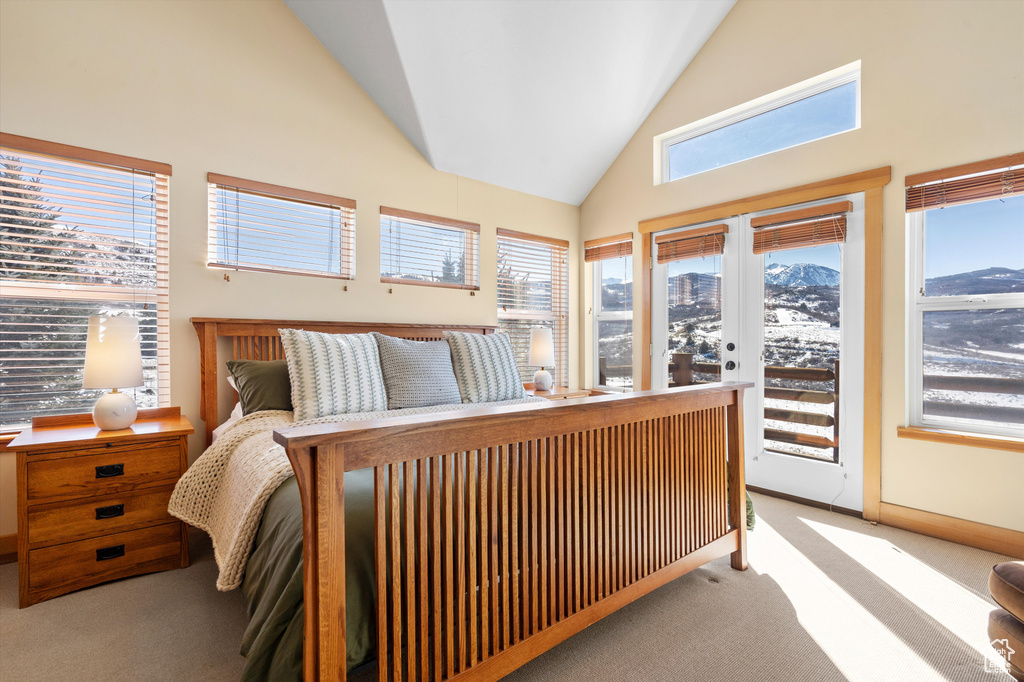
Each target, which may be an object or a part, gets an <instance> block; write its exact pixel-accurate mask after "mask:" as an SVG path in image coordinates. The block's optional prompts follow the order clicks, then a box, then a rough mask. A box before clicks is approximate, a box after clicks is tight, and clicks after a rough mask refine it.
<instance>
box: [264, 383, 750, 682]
mask: <svg viewBox="0 0 1024 682" xmlns="http://www.w3.org/2000/svg"><path fill="white" fill-rule="evenodd" d="M747 386H749V384H709V385H706V386H701V387H690V388H683V389H671V390H667V391H647V392H643V393H634V394H630V395H619V396H602V397H598V398H590V399H582V400H574V401H560V402H558V403H553V402H549V403H544V404H537V405H528V406H520V407H511V408H500V409H494V410H487V411H474V412H464V413H456V414H452V415H444V416H438V415H430V416H425V417H411V418H403V419H389V420H380V421H376V422H362V423H348V424H333V425H322V426H313V427H304V428H294V429H288V430H285V431H282V432H280V433H277V434H275V438H276V439H277V441H278V442H279V443H281V444H283V445H284V446H285V447H286V448H287V450H288V456H289V458H290V460H291V462H292V465H293V467H294V469H295V472H296V475H297V477H298V482H299V488H300V491H301V495H302V504H303V522H304V543H305V544H304V555H305V605H306V608H305V614H306V623H305V646H304V674H305V679H306V680H315V679H321V680H344V679H345V678H346V671H345V660H346V657H345V593H344V586H345V557H344V548H345V537H344V534H345V524H344V494H345V492H344V472H346V471H353V470H356V469H363V468H367V467H372V468H373V471H374V477H375V493H374V500H375V505H376V510H375V520H374V524H375V526H374V528H375V547H374V552H375V566H376V579H377V614H376V617H377V624H378V626H377V633H378V679H379V680H381V681H384V680H394V681H396V682H397V681H399V680H453V679H459V680H496V679H498V678H500V677H502V676H504V675H506V674H508V673H509V672H511V671H512V670H514V669H516V668H518V667H519V666H521V665H523V664H524V663H526V662H527V661H529V660H530V659H532V658H534V657H536V656H538V655H539V654H541V653H543V652H544V651H547V650H548V649H550V648H552V647H553V646H555V645H556V644H558V643H559V642H561V641H563V640H564V639H566V638H567V637H570V636H571V635H573V634H575V633H577V632H579V631H581V630H583V629H584V628H585V627H587V626H588V625H590V624H591V623H593V622H595V621H597V620H599V619H600V618H602V617H604V616H605V615H607V614H609V613H611V612H613V611H615V610H616V609H618V608H621V607H622V606H624V605H625V604H628V603H629V602H631V601H633V600H635V599H637V598H638V597H640V596H642V595H644V594H646V593H648V592H650V591H652V590H654V589H656V588H657V587H659V586H661V585H663V584H665V583H667V582H669V581H670V580H672V579H674V578H676V577H678V576H680V575H682V574H684V573H686V572H687V571H689V570H691V569H693V568H696V567H698V566H700V565H703V564H705V563H707V562H708V561H711V560H712V559H715V558H718V557H720V556H724V555H726V554H731V555H732V566H733V567H734V568H737V569H740V570H742V569H745V568H746V535H745V518H746V517H745V497H744V483H743V457H742V424H741V421H742V409H741V405H742V392H743V389H744V388H746V387H747Z"/></svg>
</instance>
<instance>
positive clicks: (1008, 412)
mask: <svg viewBox="0 0 1024 682" xmlns="http://www.w3.org/2000/svg"><path fill="white" fill-rule="evenodd" d="M923 331H924V335H923V336H924V353H923V362H924V367H923V372H922V374H923V375H924V410H923V412H924V416H925V417H926V418H927V417H941V418H942V419H943V421H952V422H960V423H962V424H965V425H972V426H986V425H988V426H1004V427H1005V426H1007V425H1009V424H1017V425H1020V424H1024V309H1021V308H1010V309H1003V310H948V311H931V312H925V313H924V329H923Z"/></svg>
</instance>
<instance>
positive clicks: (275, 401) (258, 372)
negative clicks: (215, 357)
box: [228, 360, 292, 414]
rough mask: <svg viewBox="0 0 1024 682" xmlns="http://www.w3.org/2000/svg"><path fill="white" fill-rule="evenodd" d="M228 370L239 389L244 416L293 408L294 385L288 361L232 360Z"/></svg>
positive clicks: (239, 399)
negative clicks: (290, 377) (289, 376)
mask: <svg viewBox="0 0 1024 682" xmlns="http://www.w3.org/2000/svg"><path fill="white" fill-rule="evenodd" d="M228 371H229V372H231V376H232V377H234V379H235V386H237V387H238V401H239V402H240V403H242V414H252V413H253V412H261V411H263V410H289V411H290V410H291V409H292V384H291V381H290V380H289V379H288V363H287V362H286V361H284V360H230V361H228Z"/></svg>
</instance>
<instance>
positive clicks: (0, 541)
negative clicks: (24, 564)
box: [0, 533, 18, 564]
mask: <svg viewBox="0 0 1024 682" xmlns="http://www.w3.org/2000/svg"><path fill="white" fill-rule="evenodd" d="M17 560H18V534H17V533H11V534H10V535H0V564H10V563H14V562H15V561H17Z"/></svg>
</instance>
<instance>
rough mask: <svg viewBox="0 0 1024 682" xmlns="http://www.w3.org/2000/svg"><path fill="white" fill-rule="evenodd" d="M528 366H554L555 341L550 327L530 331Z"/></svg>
mask: <svg viewBox="0 0 1024 682" xmlns="http://www.w3.org/2000/svg"><path fill="white" fill-rule="evenodd" d="M530 366H531V367H554V366H555V340H554V337H553V336H552V335H551V328H550V327H532V328H531V329H530Z"/></svg>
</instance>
